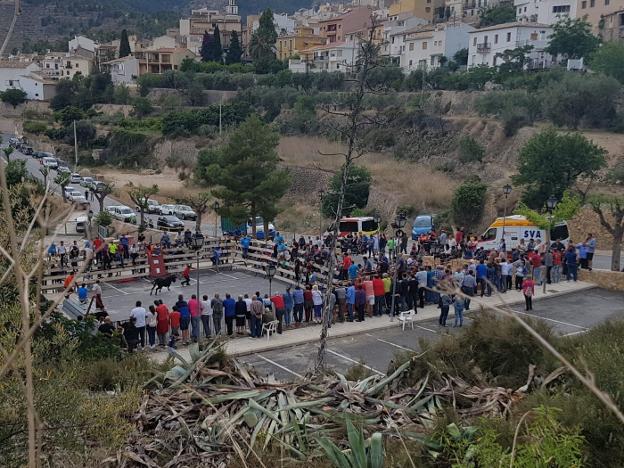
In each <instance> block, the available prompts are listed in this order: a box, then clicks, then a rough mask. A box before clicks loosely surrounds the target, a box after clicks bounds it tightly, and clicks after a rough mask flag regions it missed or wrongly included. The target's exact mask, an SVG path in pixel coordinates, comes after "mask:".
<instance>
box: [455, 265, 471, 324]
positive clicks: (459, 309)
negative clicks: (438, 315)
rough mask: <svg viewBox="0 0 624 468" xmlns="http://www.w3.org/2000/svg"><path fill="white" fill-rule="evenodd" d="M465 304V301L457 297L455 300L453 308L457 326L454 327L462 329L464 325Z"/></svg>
mask: <svg viewBox="0 0 624 468" xmlns="http://www.w3.org/2000/svg"><path fill="white" fill-rule="evenodd" d="M473 279H474V277H473ZM464 303H465V301H464V300H462V299H461V298H460V297H458V296H455V297H454V298H453V308H454V309H455V324H454V325H453V326H454V327H461V326H463V325H464Z"/></svg>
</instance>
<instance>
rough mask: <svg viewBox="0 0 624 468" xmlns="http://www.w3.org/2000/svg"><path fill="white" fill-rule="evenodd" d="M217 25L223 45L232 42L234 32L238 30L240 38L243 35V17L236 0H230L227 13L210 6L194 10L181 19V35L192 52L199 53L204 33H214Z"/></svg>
mask: <svg viewBox="0 0 624 468" xmlns="http://www.w3.org/2000/svg"><path fill="white" fill-rule="evenodd" d="M215 26H219V33H220V36H221V45H222V46H223V47H228V45H229V44H230V37H231V36H232V32H234V31H236V33H237V34H238V36H239V38H240V37H241V32H242V27H241V17H240V16H239V15H238V6H237V5H236V3H235V1H234V0H228V5H227V6H226V8H225V13H222V12H220V11H218V10H210V9H208V8H201V9H199V10H192V11H191V16H190V17H189V18H183V19H181V20H180V36H181V38H182V39H183V41H185V43H186V47H187V48H188V49H189V50H190V51H191V52H193V53H194V54H199V51H200V49H201V45H202V40H203V38H204V33H205V32H209V33H213V32H214V29H215Z"/></svg>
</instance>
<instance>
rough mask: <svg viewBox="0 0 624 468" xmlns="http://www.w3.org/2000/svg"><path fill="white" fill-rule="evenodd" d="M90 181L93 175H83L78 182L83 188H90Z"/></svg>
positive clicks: (91, 181)
mask: <svg viewBox="0 0 624 468" xmlns="http://www.w3.org/2000/svg"><path fill="white" fill-rule="evenodd" d="M92 183H93V177H83V178H82V182H80V185H82V186H83V187H85V188H90V187H91V184H92Z"/></svg>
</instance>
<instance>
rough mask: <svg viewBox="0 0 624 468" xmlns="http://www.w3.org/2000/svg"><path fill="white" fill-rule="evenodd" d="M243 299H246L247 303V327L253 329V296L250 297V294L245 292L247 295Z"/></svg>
mask: <svg viewBox="0 0 624 468" xmlns="http://www.w3.org/2000/svg"><path fill="white" fill-rule="evenodd" d="M243 301H245V304H246V305H247V314H246V317H247V329H248V330H251V303H252V302H253V301H252V300H251V298H250V297H249V294H245V297H244V298H243Z"/></svg>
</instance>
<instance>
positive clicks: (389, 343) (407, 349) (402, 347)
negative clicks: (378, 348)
mask: <svg viewBox="0 0 624 468" xmlns="http://www.w3.org/2000/svg"><path fill="white" fill-rule="evenodd" d="M366 336H370V337H371V338H375V339H376V340H377V341H381V342H382V343H386V344H388V345H390V346H394V347H395V348H399V349H403V350H405V351H415V350H414V349H412V348H407V347H405V346H401V345H399V344H396V343H393V342H392V341H386V340H382V339H381V338H377V337H376V336H375V335H371V334H370V333H366Z"/></svg>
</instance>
